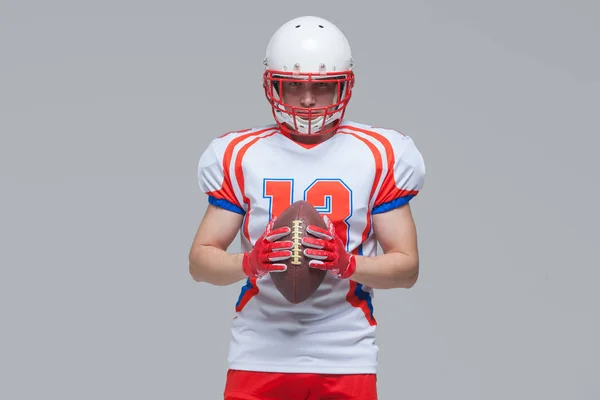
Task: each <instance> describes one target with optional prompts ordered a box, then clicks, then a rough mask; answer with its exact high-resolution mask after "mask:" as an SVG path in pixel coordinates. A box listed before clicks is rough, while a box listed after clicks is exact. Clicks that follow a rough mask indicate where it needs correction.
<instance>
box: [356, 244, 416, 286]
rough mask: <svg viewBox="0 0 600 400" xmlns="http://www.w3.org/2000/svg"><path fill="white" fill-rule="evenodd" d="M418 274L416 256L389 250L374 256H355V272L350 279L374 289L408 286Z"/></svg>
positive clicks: (414, 280)
mask: <svg viewBox="0 0 600 400" xmlns="http://www.w3.org/2000/svg"><path fill="white" fill-rule="evenodd" d="M418 274H419V260H418V258H417V257H411V256H408V255H406V254H404V253H394V252H390V253H387V254H382V255H380V256H376V257H367V256H356V272H355V273H354V275H352V277H351V278H350V279H352V280H354V281H356V282H359V283H362V284H363V285H366V286H370V287H372V288H374V289H392V288H410V287H412V286H413V285H414V284H415V282H416V281H417V277H418Z"/></svg>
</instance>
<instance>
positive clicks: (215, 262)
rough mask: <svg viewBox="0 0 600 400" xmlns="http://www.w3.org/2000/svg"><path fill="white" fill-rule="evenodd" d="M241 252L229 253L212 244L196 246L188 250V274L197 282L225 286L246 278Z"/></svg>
mask: <svg viewBox="0 0 600 400" xmlns="http://www.w3.org/2000/svg"><path fill="white" fill-rule="evenodd" d="M242 257H243V254H242V253H238V254H229V253H227V252H226V251H224V250H221V249H219V248H216V247H213V246H198V247H196V248H195V249H194V250H193V251H191V252H190V259H189V262H190V274H191V275H192V278H194V280H196V281H198V282H207V283H210V284H213V285H217V286H227V285H231V284H233V283H236V282H239V281H240V280H242V279H245V278H247V276H246V274H244V271H243V270H242Z"/></svg>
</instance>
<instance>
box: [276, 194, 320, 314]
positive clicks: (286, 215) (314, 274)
mask: <svg viewBox="0 0 600 400" xmlns="http://www.w3.org/2000/svg"><path fill="white" fill-rule="evenodd" d="M308 225H317V226H320V227H321V228H323V229H327V225H326V224H325V221H324V220H323V217H322V216H321V214H319V212H318V211H317V210H316V209H315V208H314V207H313V206H312V205H311V204H310V203H308V202H306V201H302V200H301V201H297V202H295V203H294V204H292V205H291V206H290V207H288V208H287V209H286V210H285V211H283V212H282V213H281V215H279V217H277V219H276V220H275V223H274V224H273V229H277V228H281V227H284V226H288V227H290V229H291V230H292V231H291V233H290V234H288V235H287V236H285V237H283V238H281V239H280V240H291V241H292V242H293V243H294V248H293V249H292V257H291V258H289V259H287V260H286V261H285V262H284V263H285V264H286V265H287V271H284V272H271V273H270V275H271V279H272V280H273V283H274V284H275V287H276V288H277V290H279V292H280V293H281V294H282V295H283V297H285V298H286V299H287V300H288V301H289V302H290V303H293V304H298V303H302V302H303V301H305V300H306V299H308V298H309V297H310V296H312V295H313V294H314V293H315V291H316V290H317V289H318V287H319V286H320V285H321V283H322V282H323V279H325V275H326V273H327V271H323V270H319V269H315V268H310V267H309V266H308V262H309V261H310V259H308V258H306V257H305V256H304V254H303V253H302V251H303V249H304V247H303V246H302V244H301V242H302V238H303V237H304V236H305V235H309V233H307V232H306V227H307V226H308Z"/></svg>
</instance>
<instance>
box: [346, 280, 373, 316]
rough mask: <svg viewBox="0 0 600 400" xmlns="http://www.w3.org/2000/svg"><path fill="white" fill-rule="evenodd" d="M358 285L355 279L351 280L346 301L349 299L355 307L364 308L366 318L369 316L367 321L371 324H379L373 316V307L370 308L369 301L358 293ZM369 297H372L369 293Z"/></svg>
mask: <svg viewBox="0 0 600 400" xmlns="http://www.w3.org/2000/svg"><path fill="white" fill-rule="evenodd" d="M357 287H358V283H357V282H355V281H353V280H350V289H349V290H348V293H347V294H346V301H348V303H350V304H351V305H352V306H353V307H356V308H360V309H361V310H362V312H363V313H364V314H365V318H367V321H368V322H369V325H371V326H373V325H377V321H376V320H375V317H374V316H373V313H371V309H370V308H369V303H368V301H367V300H365V299H361V298H360V297H358V295H357V294H356V289H357ZM368 297H369V298H370V295H368Z"/></svg>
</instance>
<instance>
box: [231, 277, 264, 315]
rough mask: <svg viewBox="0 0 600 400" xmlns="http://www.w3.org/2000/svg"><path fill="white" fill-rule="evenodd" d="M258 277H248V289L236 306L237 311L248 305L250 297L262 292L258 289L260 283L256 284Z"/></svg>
mask: <svg viewBox="0 0 600 400" xmlns="http://www.w3.org/2000/svg"><path fill="white" fill-rule="evenodd" d="M256 279H257V278H255V277H253V278H248V280H249V283H248V284H246V287H247V288H248V289H247V290H245V291H244V294H243V295H242V297H241V298H240V301H239V303H238V304H237V305H236V307H235V311H236V312H240V311H242V310H243V309H244V307H246V304H248V302H249V301H250V299H252V298H253V297H254V296H256V295H257V294H258V292H260V290H259V289H258V285H257V284H256ZM242 290H243V289H242Z"/></svg>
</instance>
